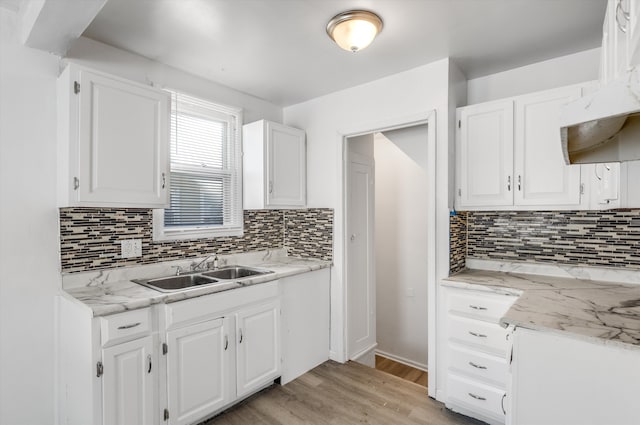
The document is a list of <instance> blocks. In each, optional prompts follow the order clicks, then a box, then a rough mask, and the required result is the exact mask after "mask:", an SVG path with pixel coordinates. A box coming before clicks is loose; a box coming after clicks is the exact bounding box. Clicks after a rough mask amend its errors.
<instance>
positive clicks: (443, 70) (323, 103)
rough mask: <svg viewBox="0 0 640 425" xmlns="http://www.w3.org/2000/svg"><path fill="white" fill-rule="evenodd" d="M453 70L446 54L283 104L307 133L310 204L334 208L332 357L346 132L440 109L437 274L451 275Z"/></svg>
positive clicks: (338, 314) (338, 326)
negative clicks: (450, 94) (449, 204)
mask: <svg viewBox="0 0 640 425" xmlns="http://www.w3.org/2000/svg"><path fill="white" fill-rule="evenodd" d="M448 75H449V60H448V59H443V60H440V61H437V62H434V63H431V64H428V65H424V66H420V67H418V68H414V69H411V70H409V71H405V72H402V73H398V74H395V75H392V76H390V77H386V78H382V79H379V80H376V81H373V82H370V83H367V84H363V85H360V86H356V87H352V88H350V89H346V90H342V91H339V92H336V93H332V94H329V95H327V96H323V97H320V98H316V99H313V100H310V101H308V102H305V103H301V104H298V105H293V106H290V107H287V108H285V109H284V122H285V123H286V124H290V125H293V126H295V127H299V128H304V129H305V130H306V132H307V197H308V198H307V199H308V204H309V207H331V208H334V209H335V219H334V257H333V258H334V267H333V268H332V276H331V323H332V327H331V349H332V351H331V357H332V358H334V359H336V360H339V361H343V360H345V335H344V322H343V319H344V314H345V310H344V308H345V304H344V283H343V271H344V264H343V255H344V250H343V241H344V211H343V199H342V196H343V186H342V180H343V168H342V167H343V162H342V161H343V160H342V157H343V136H345V135H350V134H356V133H360V134H362V133H365V132H371V131H373V130H378V129H382V128H385V127H389V126H390V125H392V124H398V123H403V122H414V121H416V120H417V119H418V117H422V118H425V117H426V116H427V115H428V114H429V112H430V111H433V110H435V111H436V115H437V116H436V121H437V123H436V126H435V127H436V129H435V131H436V141H437V158H436V160H437V164H438V165H437V177H436V181H437V184H438V187H439V190H438V193H437V194H436V196H437V200H436V208H437V229H440V230H439V231H438V233H437V235H436V237H437V238H438V242H437V243H438V249H437V252H436V254H437V259H436V261H437V273H438V277H444V276H446V275H447V274H448V261H449V258H448V243H449V233H448V228H449V227H448V221H449V217H448V208H447V200H448V195H447V192H448V167H449V164H448V155H449V149H448V143H449V141H448V136H449V135H448V131H449V119H448V89H449V87H448Z"/></svg>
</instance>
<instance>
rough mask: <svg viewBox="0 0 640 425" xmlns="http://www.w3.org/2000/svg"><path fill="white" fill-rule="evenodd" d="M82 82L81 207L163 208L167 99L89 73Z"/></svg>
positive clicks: (84, 73) (78, 175) (149, 90)
mask: <svg viewBox="0 0 640 425" xmlns="http://www.w3.org/2000/svg"><path fill="white" fill-rule="evenodd" d="M79 82H80V93H79V94H78V96H79V131H78V164H77V167H78V171H77V173H74V174H75V175H74V176H72V177H74V178H76V179H77V180H76V186H77V189H76V193H77V199H76V201H77V202H78V204H80V205H88V206H91V205H96V206H147V207H164V206H165V205H166V203H167V185H168V182H167V180H166V179H167V178H168V173H167V169H168V164H167V158H168V155H167V154H168V150H169V140H168V136H169V127H168V125H169V124H168V123H169V94H168V93H166V92H163V91H160V90H157V89H154V88H151V87H145V86H141V85H138V84H134V83H128V82H126V81H124V80H120V79H115V78H110V77H108V76H105V75H102V74H98V73H94V72H91V71H88V70H81V71H80V72H79ZM73 166H74V164H72V167H73Z"/></svg>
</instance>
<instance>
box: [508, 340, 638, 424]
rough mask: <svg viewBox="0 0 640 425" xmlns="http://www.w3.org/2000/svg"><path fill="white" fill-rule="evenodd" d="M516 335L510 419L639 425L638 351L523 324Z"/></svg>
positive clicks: (535, 421) (518, 421) (516, 422)
mask: <svg viewBox="0 0 640 425" xmlns="http://www.w3.org/2000/svg"><path fill="white" fill-rule="evenodd" d="M514 335H515V340H514V345H513V348H514V352H513V364H512V365H511V369H512V374H513V382H512V386H513V390H512V392H511V396H510V398H511V401H510V403H511V406H510V409H508V412H509V415H510V418H509V423H511V424H517V425H539V424H545V425H601V424H607V425H630V424H636V423H639V421H640V404H638V402H637V399H638V394H640V352H639V351H638V350H635V349H627V348H624V347H620V346H615V345H609V344H605V343H604V340H602V341H601V342H588V341H582V340H579V339H575V338H572V337H568V336H560V335H557V334H552V333H548V332H541V331H532V330H529V329H524V328H517V329H516V332H515V334H514ZM596 383H597V385H596Z"/></svg>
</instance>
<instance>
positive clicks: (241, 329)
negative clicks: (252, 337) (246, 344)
mask: <svg viewBox="0 0 640 425" xmlns="http://www.w3.org/2000/svg"><path fill="white" fill-rule="evenodd" d="M242 338H243V337H242V329H240V344H242Z"/></svg>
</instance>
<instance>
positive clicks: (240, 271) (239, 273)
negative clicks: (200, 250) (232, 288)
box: [202, 266, 273, 280]
mask: <svg viewBox="0 0 640 425" xmlns="http://www.w3.org/2000/svg"><path fill="white" fill-rule="evenodd" d="M269 273H273V272H272V271H271V270H265V269H256V268H253V267H243V266H226V267H222V268H220V269H218V270H211V271H208V272H204V273H202V275H203V276H208V277H214V278H216V279H220V280H235V279H242V278H246V277H251V276H259V275H262V274H269Z"/></svg>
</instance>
